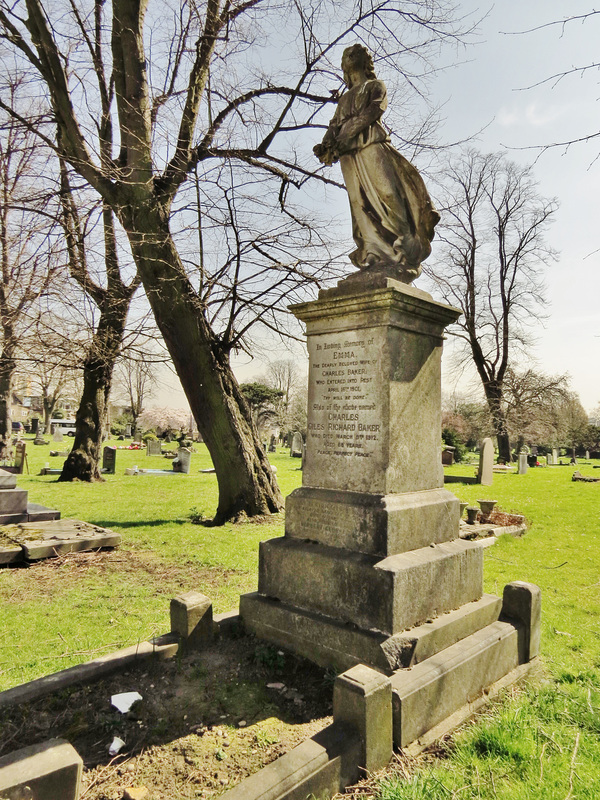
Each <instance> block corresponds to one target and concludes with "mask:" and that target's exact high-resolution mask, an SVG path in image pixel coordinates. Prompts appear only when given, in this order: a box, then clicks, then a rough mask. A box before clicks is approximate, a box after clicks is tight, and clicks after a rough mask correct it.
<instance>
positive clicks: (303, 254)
mask: <svg viewBox="0 0 600 800" xmlns="http://www.w3.org/2000/svg"><path fill="white" fill-rule="evenodd" d="M68 6H69V8H68V9H67V8H66V7H64V6H62V7H61V8H60V13H58V11H55V8H54V6H52V4H51V3H50V0H47V1H46V2H45V1H44V0H17V2H16V3H12V2H11V3H9V2H7V0H1V2H0V26H1V28H2V31H1V33H0V35H2V36H3V37H4V40H5V42H6V43H7V44H8V45H9V46H10V47H12V48H13V52H15V51H16V52H17V53H18V54H19V56H20V57H22V58H24V59H26V60H27V61H28V62H29V64H30V65H31V66H32V67H33V68H34V69H35V71H36V72H37V74H38V75H39V76H40V78H41V79H42V81H43V83H44V84H45V91H46V92H48V93H49V95H50V99H51V106H52V114H53V116H54V119H55V120H56V125H57V128H58V131H59V136H58V139H59V144H60V149H61V152H62V153H63V154H64V157H65V159H66V160H67V161H68V162H69V163H70V164H71V166H72V167H73V169H74V170H76V171H77V172H78V173H79V174H80V175H81V176H82V177H83V178H84V179H85V180H86V181H87V182H88V183H89V185H90V186H92V187H93V188H94V189H95V190H96V191H97V192H98V194H99V195H100V196H101V197H102V198H103V200H104V202H105V203H106V204H107V206H109V207H110V208H111V209H112V210H113V211H114V213H115V215H116V217H117V218H118V220H119V222H120V224H121V225H122V226H123V228H124V230H125V231H126V233H127V235H128V237H129V241H130V245H131V250H132V253H133V257H134V259H135V263H136V265H137V267H138V270H139V274H140V276H141V279H142V282H143V284H144V288H145V290H146V294H147V296H148V300H149V302H150V305H151V307H152V310H153V312H154V315H155V318H156V321H157V324H158V326H159V328H160V331H161V334H162V336H163V338H164V341H165V343H166V346H167V348H168V350H169V352H170V354H171V358H172V360H173V363H174V366H175V369H176V371H177V373H178V376H179V378H180V380H181V383H182V386H183V388H184V391H185V393H186V395H187V398H188V401H189V403H190V407H191V409H192V412H193V414H194V417H195V419H196V421H197V424H198V428H199V430H200V431H201V433H202V435H203V438H204V440H205V442H206V443H207V446H208V449H209V451H210V454H211V456H212V460H213V463H214V466H215V469H216V472H217V477H218V482H219V505H218V509H217V514H216V517H215V521H216V522H219V523H220V522H223V521H225V520H227V519H231V518H236V517H237V516H239V515H246V514H248V515H257V514H265V513H269V512H275V511H279V510H280V509H281V508H282V498H281V495H280V492H279V489H278V487H277V484H276V482H275V479H274V477H273V473H272V471H271V469H270V466H269V463H268V460H267V458H266V454H265V453H264V451H263V448H262V445H261V444H260V441H259V439H258V436H257V432H256V428H255V425H254V423H253V420H252V415H251V413H250V410H249V408H248V406H247V404H246V402H245V400H244V398H243V396H242V394H241V393H240V390H239V387H238V385H237V382H236V380H235V378H234V375H233V372H232V370H231V366H230V361H229V359H230V353H231V352H232V350H234V349H236V348H240V347H242V348H243V347H245V346H246V344H245V342H246V337H247V336H248V333H249V330H250V328H251V327H252V326H253V325H256V324H257V323H260V324H262V325H265V326H266V327H267V328H270V329H272V330H275V331H279V330H280V328H281V325H280V322H279V321H278V318H277V310H278V308H279V307H280V306H281V303H282V300H283V299H284V298H285V299H287V300H288V302H289V301H290V300H292V301H293V300H294V298H295V297H296V296H297V297H298V299H299V298H300V295H299V294H298V293H299V290H300V289H301V288H302V287H303V286H304V285H306V283H307V282H310V281H313V282H317V281H318V280H319V278H320V276H319V275H318V274H315V272H314V270H312V269H310V266H309V264H307V260H309V258H308V257H309V256H310V255H311V254H312V255H313V256H314V254H315V252H316V247H317V245H319V244H322V243H323V241H319V237H318V236H317V235H316V233H315V229H314V227H312V226H311V225H310V220H309V219H308V217H309V215H307V214H306V213H305V212H304V211H303V210H302V208H301V205H300V204H298V203H294V200H295V197H294V194H295V192H296V190H300V189H301V188H302V186H303V185H304V183H305V182H306V181H308V180H312V179H313V178H314V177H315V176H317V177H318V179H319V180H320V181H321V182H322V183H324V184H325V183H335V182H333V181H331V180H330V179H326V178H325V177H324V176H323V175H322V173H321V171H320V168H318V165H317V164H316V163H315V162H314V161H313V160H312V157H311V155H310V147H311V145H312V144H313V143H314V141H312V140H311V141H310V142H306V137H305V138H304V140H303V138H302V132H303V131H305V130H306V129H307V128H310V127H312V126H314V125H316V124H317V121H316V114H317V112H318V111H319V110H320V109H321V107H323V106H324V105H325V104H327V103H330V102H332V101H333V99H334V97H333V95H332V93H331V92H330V87H331V81H332V66H333V64H332V58H334V57H335V58H336V59H337V58H339V47H340V46H342V45H345V44H346V43H351V42H352V41H353V40H356V38H359V39H361V40H363V41H364V42H365V43H366V44H367V45H368V44H374V43H376V49H377V54H378V58H379V62H380V64H381V65H382V66H383V67H384V68H385V67H387V68H392V65H393V67H394V68H396V67H398V66H399V67H400V68H401V69H402V70H403V72H402V75H403V82H404V85H405V86H406V87H407V88H410V89H411V91H412V90H413V89H414V88H415V86H417V84H418V83H419V81H420V77H421V76H422V74H423V72H425V71H427V70H429V69H430V63H429V59H430V58H431V57H432V56H433V55H434V54H435V53H436V52H437V51H438V50H439V46H440V44H441V43H443V42H445V41H446V42H452V43H456V42H459V41H460V40H461V35H462V32H461V25H460V24H459V23H457V22H455V20H454V19H453V18H452V16H451V14H450V12H449V11H448V8H447V7H446V5H445V3H443V2H442V0H427V2H425V0H406V1H405V2H404V3H403V4H402V7H399V5H398V4H397V3H395V2H389V1H388V0H380V2H375V3H372V4H367V5H365V4H363V3H362V2H358V1H357V2H352V1H351V0H348V2H346V3H338V2H333V0H330V1H329V2H322V3H314V4H309V5H308V6H306V5H305V4H303V3H297V2H294V1H293V0H290V2H284V4H283V5H281V4H280V5H274V6H269V5H267V4H266V3H263V2H261V0H227V2H224V1H223V0H205V2H202V3H183V2H182V3H181V5H180V4H179V3H174V4H173V5H171V6H170V5H165V4H164V3H161V4H160V5H159V6H156V7H154V6H152V8H149V3H148V1H147V0H113V2H112V7H111V8H112V19H111V20H110V21H109V20H107V19H105V18H104V10H105V6H104V3H103V1H102V0H94V2H92V0H90V2H88V3H87V4H84V3H83V2H82V3H81V4H79V3H78V2H77V0H69V3H68ZM282 20H285V26H282V24H281V23H282ZM153 23H160V24H155V25H154V28H152V24H153ZM284 51H285V52H286V54H287V55H288V57H291V56H292V55H295V56H296V60H295V62H294V63H293V65H292V67H291V68H289V67H288V63H290V62H289V60H288V62H287V63H283V62H282V60H281V58H280V53H281V52H284ZM86 59H87V63H86V64H84V61H85V60H86ZM82 65H83V66H82ZM85 69H88V70H89V72H87V73H86V72H85V71H84V70H85ZM92 71H93V73H94V74H95V75H96V79H97V91H96V93H95V94H94V92H92V91H91V89H90V86H89V80H88V77H89V74H90V72H92ZM82 87H85V88H82ZM339 87H340V81H339V78H338V79H337V80H336V83H335V90H336V91H337V89H338V88H339ZM1 102H2V101H1V100H0V104H1ZM95 109H98V113H97V114H96V118H95V120H94V123H93V125H95V126H96V128H97V130H98V131H100V133H101V137H100V141H101V142H102V141H105V140H106V139H107V138H110V137H108V133H109V132H110V131H111V130H112V126H113V125H114V126H115V127H117V126H118V129H119V137H118V147H115V148H114V152H113V148H112V146H110V147H106V148H104V149H103V148H102V147H100V149H99V152H98V153H94V152H93V147H92V141H91V136H90V135H89V133H88V130H87V123H88V119H89V115H90V114H92V115H93V114H94V112H95ZM321 126H322V123H321ZM173 131H175V134H174V135H172V132H173ZM103 137H104V138H103ZM315 138H316V137H315ZM111 142H112V140H111ZM307 145H308V146H307ZM196 173H197V174H198V180H197V182H196V185H195V187H194V185H193V184H192V182H190V181H189V178H190V177H191V176H195V175H196ZM241 192H245V193H246V199H247V200H248V201H249V202H250V207H249V208H248V206H246V210H247V217H246V221H245V222H244V224H243V225H242V226H241V227H240V225H239V224H238V223H239V220H240V216H241V215H242V214H243V213H245V212H244V208H243V207H242V204H240V201H239V197H240V193H241ZM298 196H300V195H298ZM194 205H195V207H196V208H197V211H198V215H199V219H200V222H201V225H199V226H198V227H199V230H198V233H199V242H198V247H199V251H198V253H197V255H196V258H195V259H192V258H190V257H189V253H190V249H189V244H190V242H189V237H188V238H187V239H186V237H185V235H184V234H185V232H186V231H189V226H188V225H187V224H181V225H179V223H178V218H177V213H178V212H180V211H181V212H183V211H185V210H186V209H188V210H189V209H190V208H193V207H194ZM260 205H262V219H263V220H268V221H269V225H270V227H269V228H264V227H263V224H262V222H261V221H260V218H259V217H260V215H259V214H258V213H256V214H255V220H254V222H255V224H254V225H252V224H250V222H251V218H252V215H253V213H254V211H256V212H258V209H259V207H260ZM211 218H212V221H213V222H212V223H211ZM219 218H220V219H225V220H227V228H226V230H225V231H224V229H223V226H222V223H221V227H220V228H219V227H218V225H219V222H218V220H219ZM181 219H183V217H181ZM275 221H276V222H275ZM205 223H206V224H205ZM207 229H208V230H207ZM239 230H243V231H244V232H245V234H244V235H243V236H241V237H240V236H238V233H237V232H238V231H239ZM223 231H224V232H225V234H226V236H224V237H223V238H222V239H221V242H220V244H219V232H223ZM273 231H275V232H276V235H275V236H273ZM209 233H212V234H213V237H212V244H211V245H210V246H208V245H207V242H206V238H205V234H207V235H208V234H209ZM325 260H327V259H326V258H325ZM322 261H323V258H322ZM325 274H326V273H325V272H323V275H325Z"/></svg>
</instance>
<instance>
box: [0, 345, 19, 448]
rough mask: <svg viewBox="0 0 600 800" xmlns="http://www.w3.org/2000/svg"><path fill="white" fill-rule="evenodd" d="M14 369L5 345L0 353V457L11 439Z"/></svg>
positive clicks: (11, 356) (9, 352)
mask: <svg viewBox="0 0 600 800" xmlns="http://www.w3.org/2000/svg"><path fill="white" fill-rule="evenodd" d="M15 369H16V362H15V359H14V353H13V350H12V348H11V347H7V346H6V345H5V347H4V348H3V350H2V354H1V355H0V457H1V458H6V457H7V455H8V452H9V450H10V446H11V441H12V419H11V416H10V405H11V395H12V380H13V375H14V372H15Z"/></svg>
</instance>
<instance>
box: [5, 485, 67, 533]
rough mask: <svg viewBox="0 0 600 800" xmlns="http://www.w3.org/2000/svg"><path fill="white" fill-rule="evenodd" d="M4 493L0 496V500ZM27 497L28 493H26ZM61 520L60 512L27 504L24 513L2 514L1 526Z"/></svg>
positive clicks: (38, 505)
mask: <svg viewBox="0 0 600 800" xmlns="http://www.w3.org/2000/svg"><path fill="white" fill-rule="evenodd" d="M3 494H4V492H2V493H1V494H0V499H1V498H2V495H3ZM25 496H27V492H25ZM53 519H60V511H55V510H54V509H52V508H46V506H42V505H40V504H39V503H27V505H26V507H25V509H24V510H23V511H19V512H16V513H14V514H5V513H0V525H17V524H18V523H21V522H45V521H48V520H53Z"/></svg>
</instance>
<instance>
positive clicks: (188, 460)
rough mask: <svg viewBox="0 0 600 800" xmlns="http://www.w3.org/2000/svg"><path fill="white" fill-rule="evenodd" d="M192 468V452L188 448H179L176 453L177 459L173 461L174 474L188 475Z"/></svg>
mask: <svg viewBox="0 0 600 800" xmlns="http://www.w3.org/2000/svg"><path fill="white" fill-rule="evenodd" d="M191 467H192V451H191V450H190V449H189V448H188V447H180V448H179V450H178V451H177V458H176V459H174V461H173V469H174V470H175V472H185V473H186V475H187V474H188V473H189V471H190V469H191Z"/></svg>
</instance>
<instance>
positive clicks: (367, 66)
mask: <svg viewBox="0 0 600 800" xmlns="http://www.w3.org/2000/svg"><path fill="white" fill-rule="evenodd" d="M356 69H359V70H361V71H362V72H364V74H365V76H366V77H367V78H368V79H369V80H374V79H375V78H376V77H377V76H376V75H375V67H374V65H373V57H372V56H371V54H370V53H369V51H368V50H367V48H366V47H364V46H363V45H362V44H353V45H352V46H351V47H347V48H346V49H345V50H344V53H343V55H342V71H343V73H344V81H345V83H346V86H348V88H350V86H351V84H352V79H351V77H350V71H351V70H356Z"/></svg>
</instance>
